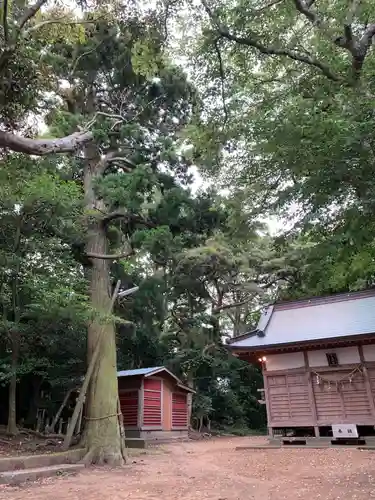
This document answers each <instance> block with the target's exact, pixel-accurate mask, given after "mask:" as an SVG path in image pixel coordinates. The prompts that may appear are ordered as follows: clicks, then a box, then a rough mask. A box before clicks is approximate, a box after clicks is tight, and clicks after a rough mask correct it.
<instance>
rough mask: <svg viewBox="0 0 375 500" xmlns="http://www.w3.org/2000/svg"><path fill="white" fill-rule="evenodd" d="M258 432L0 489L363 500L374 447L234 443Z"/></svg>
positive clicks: (18, 493) (150, 497)
mask: <svg viewBox="0 0 375 500" xmlns="http://www.w3.org/2000/svg"><path fill="white" fill-rule="evenodd" d="M263 440H264V438H217V439H210V440H205V441H198V442H187V443H179V444H177V443H175V444H172V445H168V446H163V447H162V448H160V449H156V450H151V451H150V452H148V453H147V454H140V453H138V456H133V457H132V458H131V460H130V463H129V465H127V466H126V467H124V468H122V469H115V470H109V469H98V468H97V469H87V470H85V471H84V472H83V473H81V474H79V475H78V476H69V477H61V478H58V479H49V480H47V481H44V482H43V483H35V484H32V485H27V486H23V487H18V488H14V487H13V488H11V487H4V488H2V489H0V499H1V500H3V499H9V500H24V499H25V498H27V500H125V499H131V500H193V499H194V500H197V499H198V500H200V499H210V500H237V499H241V500H248V499H255V500H296V499H306V500H310V499H314V500H316V499H322V500H338V499H348V500H349V499H350V500H369V499H371V498H374V499H375V452H371V451H359V450H348V449H326V450H309V449H298V450H297V449H287V450H286V449H280V450H278V449H276V450H275V449H273V450H271V449H270V450H240V451H239V450H236V449H235V448H236V446H245V445H249V444H254V443H260V442H262V441H263Z"/></svg>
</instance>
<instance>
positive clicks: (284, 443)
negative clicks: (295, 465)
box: [268, 436, 375, 449]
mask: <svg viewBox="0 0 375 500" xmlns="http://www.w3.org/2000/svg"><path fill="white" fill-rule="evenodd" d="M268 443H269V445H270V446H279V447H282V448H312V449H319V448H360V449H371V448H373V447H375V437H374V436H369V437H366V436H364V437H361V438H359V439H353V440H349V439H348V440H339V439H333V438H332V437H305V438H304V437H289V438H288V437H279V438H277V437H273V438H271V439H269V440H268Z"/></svg>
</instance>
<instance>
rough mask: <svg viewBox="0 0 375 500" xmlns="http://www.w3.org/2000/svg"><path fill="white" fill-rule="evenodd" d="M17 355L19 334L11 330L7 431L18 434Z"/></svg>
mask: <svg viewBox="0 0 375 500" xmlns="http://www.w3.org/2000/svg"><path fill="white" fill-rule="evenodd" d="M18 355H19V334H18V333H15V332H12V376H11V379H10V382H9V398H8V400H9V408H8V426H7V433H8V434H11V435H13V436H14V435H16V434H18V427H17V368H18Z"/></svg>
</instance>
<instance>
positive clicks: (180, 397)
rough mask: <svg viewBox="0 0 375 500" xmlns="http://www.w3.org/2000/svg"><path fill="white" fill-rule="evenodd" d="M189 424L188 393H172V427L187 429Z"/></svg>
mask: <svg viewBox="0 0 375 500" xmlns="http://www.w3.org/2000/svg"><path fill="white" fill-rule="evenodd" d="M187 426H188V406H187V395H186V394H182V393H179V392H174V393H173V394H172V427H173V428H174V429H178V428H181V429H185V428H187Z"/></svg>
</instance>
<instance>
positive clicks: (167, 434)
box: [125, 429, 189, 442]
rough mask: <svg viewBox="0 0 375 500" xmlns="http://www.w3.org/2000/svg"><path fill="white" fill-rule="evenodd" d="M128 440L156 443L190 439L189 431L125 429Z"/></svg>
mask: <svg viewBox="0 0 375 500" xmlns="http://www.w3.org/2000/svg"><path fill="white" fill-rule="evenodd" d="M125 436H126V439H127V440H128V439H134V438H136V439H145V440H147V441H150V442H154V441H163V442H168V441H173V440H175V439H188V437H189V435H188V431H187V430H182V431H163V430H142V429H125Z"/></svg>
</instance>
